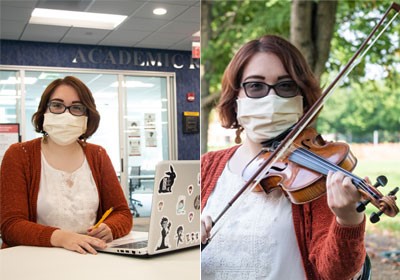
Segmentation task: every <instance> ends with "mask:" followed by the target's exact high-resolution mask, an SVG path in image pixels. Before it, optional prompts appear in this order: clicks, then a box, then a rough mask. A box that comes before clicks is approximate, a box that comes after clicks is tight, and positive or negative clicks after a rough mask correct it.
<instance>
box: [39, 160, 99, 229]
mask: <svg viewBox="0 0 400 280" xmlns="http://www.w3.org/2000/svg"><path fill="white" fill-rule="evenodd" d="M41 163H42V169H41V175H40V185H39V194H38V202H37V222H38V223H39V224H42V225H48V226H53V227H59V228H61V229H63V230H68V231H73V232H77V233H87V229H88V228H89V227H90V226H92V225H94V224H95V222H96V215H97V210H98V208H99V194H98V192H97V187H96V183H95V181H94V178H93V175H92V172H91V170H90V167H89V164H88V162H87V160H86V157H85V159H84V162H83V164H82V166H81V167H79V168H78V169H77V170H75V171H74V172H72V173H69V172H64V171H61V170H57V169H55V168H53V167H52V166H50V165H49V164H48V162H47V161H46V158H45V157H44V155H43V153H42V160H41Z"/></svg>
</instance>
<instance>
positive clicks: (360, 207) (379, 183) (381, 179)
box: [356, 175, 388, 213]
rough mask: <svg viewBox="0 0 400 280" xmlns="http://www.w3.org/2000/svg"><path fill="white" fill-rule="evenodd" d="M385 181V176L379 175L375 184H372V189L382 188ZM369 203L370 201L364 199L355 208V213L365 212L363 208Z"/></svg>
mask: <svg viewBox="0 0 400 280" xmlns="http://www.w3.org/2000/svg"><path fill="white" fill-rule="evenodd" d="M387 181H388V180H387V178H386V176H383V175H381V176H379V177H378V178H376V183H375V184H374V187H375V188H379V187H384V186H386V184H387ZM370 202H371V200H370V199H366V200H364V201H360V202H358V203H357V208H356V210H357V212H359V213H360V212H363V211H364V210H365V206H367V204H368V203H370Z"/></svg>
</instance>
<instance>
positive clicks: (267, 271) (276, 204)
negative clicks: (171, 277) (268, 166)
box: [201, 35, 366, 280]
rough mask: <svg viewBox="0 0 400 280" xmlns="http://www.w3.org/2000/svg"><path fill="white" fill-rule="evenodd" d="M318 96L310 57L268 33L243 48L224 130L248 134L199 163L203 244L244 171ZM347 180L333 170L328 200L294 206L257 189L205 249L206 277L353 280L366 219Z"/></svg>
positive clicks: (228, 94)
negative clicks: (308, 61)
mask: <svg viewBox="0 0 400 280" xmlns="http://www.w3.org/2000/svg"><path fill="white" fill-rule="evenodd" d="M320 94H321V89H320V87H319V85H318V82H317V80H316V79H315V77H314V76H313V74H312V72H311V70H310V68H309V66H308V65H307V63H306V61H305V59H304V57H303V56H302V55H301V53H300V52H299V50H297V49H296V48H295V47H294V46H293V45H292V44H291V43H289V42H288V41H286V40H284V39H282V38H280V37H278V36H272V35H266V36H263V37H261V38H260V39H258V40H253V41H250V42H248V43H247V44H245V45H243V46H242V47H241V48H240V49H239V51H238V52H237V53H236V54H235V56H234V57H233V59H232V60H231V62H230V63H229V65H228V66H227V68H226V70H225V73H224V76H223V79H222V94H221V99H220V102H219V104H218V109H219V115H220V119H221V122H222V125H223V127H225V128H237V129H238V130H239V131H241V130H244V132H245V133H246V138H245V140H244V142H243V144H242V145H236V146H234V147H232V148H228V149H225V150H221V151H216V152H209V153H207V154H205V155H204V156H203V157H202V161H201V171H202V172H201V182H202V219H201V238H202V243H203V244H204V243H206V242H207V239H208V238H210V234H211V229H212V217H215V216H216V215H218V214H219V213H220V212H221V210H222V209H223V208H224V207H225V206H226V205H227V203H228V201H229V200H230V199H231V198H232V197H233V196H234V195H235V194H236V192H237V191H238V190H239V189H240V188H241V187H242V186H243V185H244V183H245V181H244V179H243V178H242V176H241V174H242V172H243V170H244V168H245V167H246V165H247V164H248V163H249V162H250V161H251V160H252V159H253V158H254V157H255V156H257V154H258V153H259V152H260V150H261V148H262V147H263V146H268V145H270V143H273V142H274V140H277V137H280V136H282V135H284V134H285V131H287V130H288V129H289V128H290V127H292V126H293V125H294V124H296V123H297V121H298V120H299V119H300V118H301V116H302V115H303V114H304V113H305V112H307V110H308V109H309V108H310V107H311V106H312V105H313V104H314V102H315V101H316V100H317V99H318V97H319V96H320ZM359 200H360V194H359V193H358V191H357V189H356V188H355V187H354V186H353V184H352V181H351V179H350V178H349V177H346V176H345V175H344V174H343V173H340V172H336V173H332V172H330V173H329V174H328V176H327V179H326V194H325V195H323V196H321V197H320V198H318V199H316V200H314V201H312V202H309V203H306V204H303V205H295V204H292V203H291V202H290V201H289V200H288V198H287V197H286V196H285V194H284V192H283V191H281V190H276V191H273V192H271V193H269V194H268V195H267V194H266V193H265V192H263V191H261V192H257V191H253V192H251V193H250V194H249V195H248V196H247V197H246V199H244V200H241V201H240V204H239V205H237V207H236V208H235V210H236V212H235V214H234V215H228V216H229V217H226V216H224V217H222V219H221V223H222V220H224V219H226V220H225V221H224V222H223V223H222V224H223V226H222V227H221V228H220V230H219V231H218V234H216V235H215V236H214V237H213V239H212V242H210V245H209V246H207V248H206V249H204V250H203V251H202V279H329V280H332V279H351V278H352V277H354V276H355V275H356V274H357V273H358V272H359V271H360V270H361V269H362V266H363V263H364V259H365V256H366V252H365V247H364V231H365V217H364V214H363V213H358V212H357V211H356V203H357V201H359Z"/></svg>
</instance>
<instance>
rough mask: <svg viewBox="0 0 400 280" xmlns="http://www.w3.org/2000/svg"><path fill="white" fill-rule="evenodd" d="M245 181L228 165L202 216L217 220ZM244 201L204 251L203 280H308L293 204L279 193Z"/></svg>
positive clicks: (251, 196)
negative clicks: (298, 241)
mask: <svg viewBox="0 0 400 280" xmlns="http://www.w3.org/2000/svg"><path fill="white" fill-rule="evenodd" d="M244 183H245V181H244V180H243V179H242V177H241V176H239V175H237V174H234V173H232V172H231V171H230V170H229V167H228V165H226V167H225V169H224V171H223V173H222V174H221V177H220V178H219V180H218V182H217V185H216V187H215V188H214V190H213V192H212V193H211V195H210V197H209V199H208V201H207V204H206V206H205V208H204V210H203V214H202V215H209V216H211V218H213V219H215V218H216V217H217V215H218V214H219V213H220V212H221V210H222V209H223V208H224V207H225V206H226V205H227V202H228V201H229V200H231V199H232V197H233V196H234V194H236V192H237V191H238V190H239V189H240V188H241V187H242V186H243V185H244ZM240 200H241V201H239V202H238V203H239V205H236V204H234V205H233V206H232V209H230V210H229V211H228V212H227V213H226V215H225V216H223V217H222V218H221V219H220V220H219V222H218V223H217V224H216V225H215V229H217V228H220V230H219V231H218V233H217V234H216V235H215V236H214V238H213V240H211V242H210V243H209V245H208V246H207V247H206V248H205V249H204V250H203V251H202V255H201V279H202V280H208V279H218V280H224V279H226V280H233V279H238V280H239V279H240V280H246V279H251V280H256V279H257V280H258V279H271V280H272V279H274V280H275V279H291V280H304V279H306V277H305V273H304V269H303V265H302V259H301V255H300V250H299V248H298V245H297V241H296V235H295V231H294V226H293V219H292V207H291V203H290V201H289V200H288V199H287V198H286V197H285V196H284V195H283V193H282V192H281V191H280V190H277V191H274V192H272V193H271V194H269V195H266V194H265V193H264V192H250V193H249V195H248V196H247V197H245V198H244V199H241V198H240ZM231 210H232V211H231ZM222 224H223V226H222V227H220V226H221V225H222ZM212 232H213V231H212Z"/></svg>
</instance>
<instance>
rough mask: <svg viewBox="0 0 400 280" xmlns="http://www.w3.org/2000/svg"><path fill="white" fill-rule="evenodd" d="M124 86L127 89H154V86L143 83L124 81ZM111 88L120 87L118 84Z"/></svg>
mask: <svg viewBox="0 0 400 280" xmlns="http://www.w3.org/2000/svg"><path fill="white" fill-rule="evenodd" d="M122 86H123V87H127V88H152V87H154V84H151V83H144V82H142V81H123V82H122ZM111 87H118V82H114V83H112V84H111Z"/></svg>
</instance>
